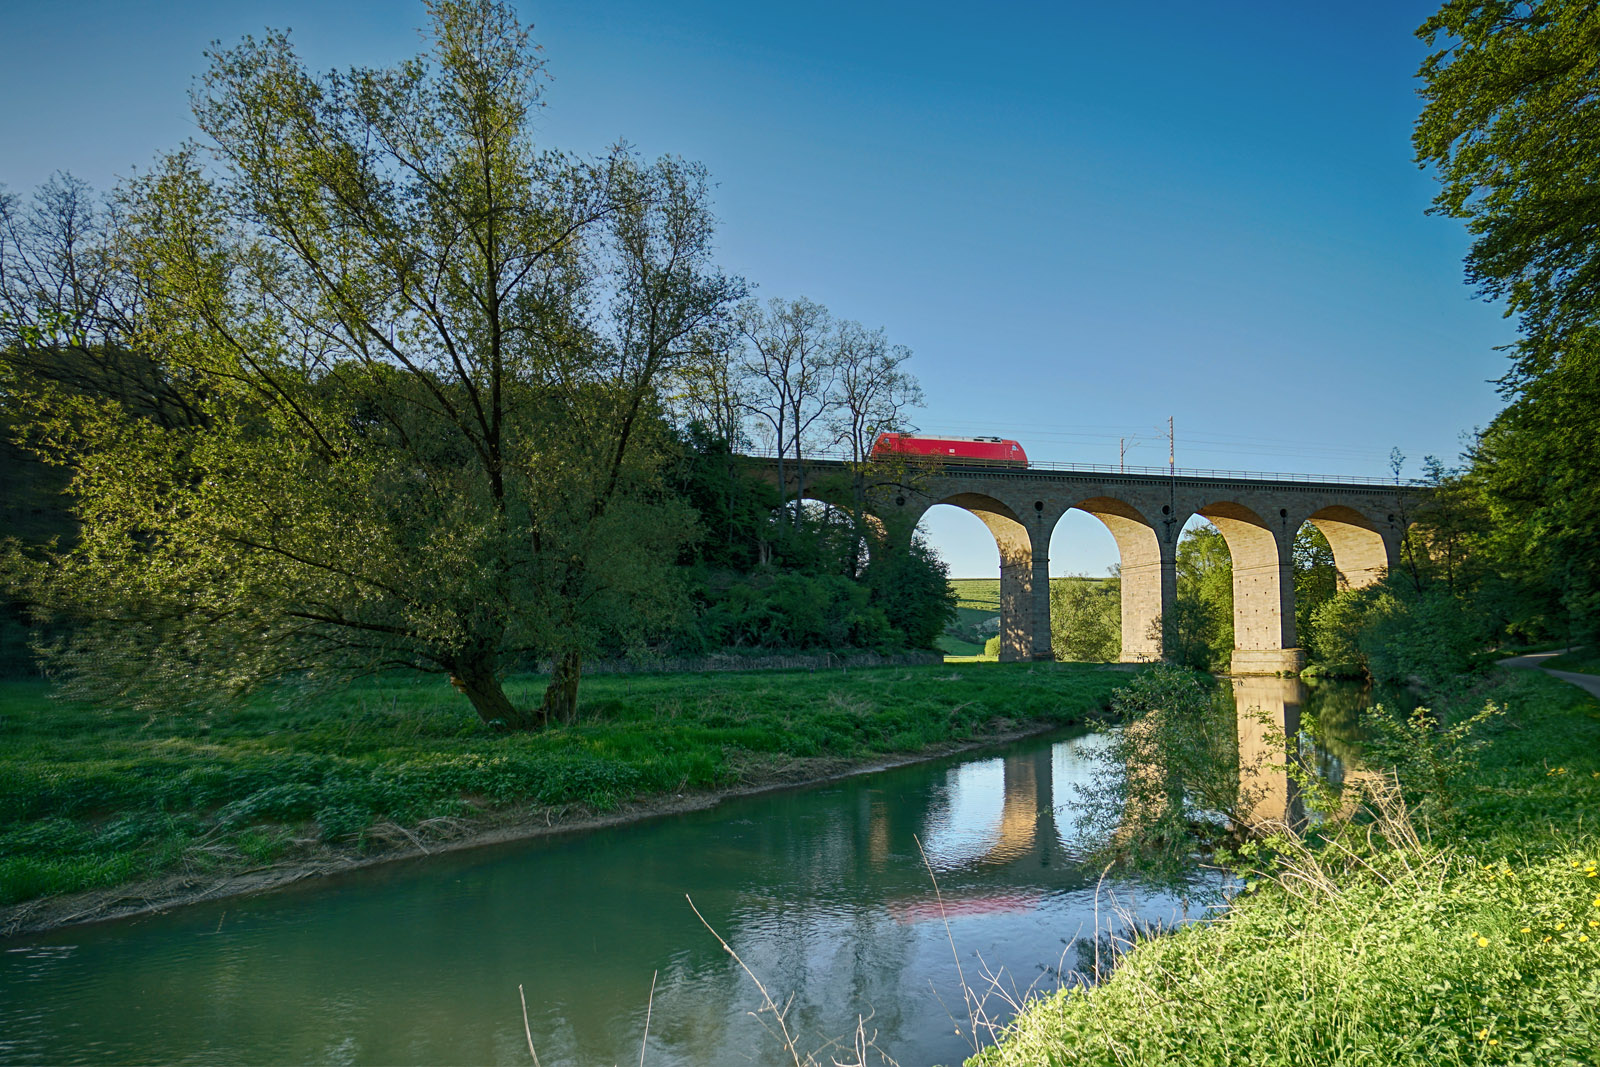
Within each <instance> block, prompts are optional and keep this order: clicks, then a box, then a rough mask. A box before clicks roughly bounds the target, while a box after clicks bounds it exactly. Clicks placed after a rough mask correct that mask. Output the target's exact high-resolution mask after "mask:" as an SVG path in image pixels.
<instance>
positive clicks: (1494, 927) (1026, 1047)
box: [971, 672, 1600, 1067]
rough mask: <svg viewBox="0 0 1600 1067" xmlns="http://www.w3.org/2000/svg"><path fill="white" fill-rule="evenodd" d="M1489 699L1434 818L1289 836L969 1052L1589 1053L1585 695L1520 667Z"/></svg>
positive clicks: (1221, 1058) (1593, 935)
mask: <svg viewBox="0 0 1600 1067" xmlns="http://www.w3.org/2000/svg"><path fill="white" fill-rule="evenodd" d="M1500 695H1501V696H1502V697H1503V699H1504V700H1505V704H1506V708H1507V713H1506V715H1505V716H1504V717H1503V718H1502V719H1501V720H1499V721H1498V723H1496V724H1495V726H1494V727H1493V729H1492V730H1491V731H1490V732H1489V734H1488V741H1489V743H1488V744H1487V746H1486V747H1485V748H1483V749H1482V750H1481V751H1480V752H1479V753H1478V754H1477V755H1478V765H1477V767H1476V768H1475V769H1472V770H1470V771H1467V772H1465V773H1463V774H1462V775H1460V776H1459V777H1458V779H1457V780H1456V781H1455V783H1454V785H1455V787H1456V791H1457V792H1458V793H1459V796H1460V799H1459V801H1458V803H1457V806H1456V808H1455V811H1454V815H1453V817H1452V818H1451V819H1450V820H1449V825H1448V828H1445V827H1440V826H1434V827H1433V828H1432V832H1431V834H1430V833H1429V832H1428V828H1427V827H1426V826H1424V827H1423V832H1422V837H1421V838H1409V837H1408V833H1407V830H1406V827H1407V826H1408V825H1411V824H1412V823H1413V822H1415V821H1420V820H1411V819H1406V818H1400V819H1390V820H1381V819H1380V820H1378V821H1377V822H1376V823H1368V824H1366V825H1365V826H1358V827H1355V828H1353V829H1355V830H1359V831H1360V832H1359V833H1347V834H1346V835H1344V836H1343V837H1342V838H1341V839H1340V841H1339V843H1338V844H1337V845H1334V846H1324V847H1320V848H1305V847H1299V846H1296V845H1293V844H1286V845H1285V846H1284V847H1283V848H1282V849H1281V850H1280V851H1279V852H1278V855H1277V858H1276V861H1275V862H1276V864H1277V867H1276V872H1275V874H1273V875H1271V876H1268V877H1264V878H1263V879H1262V880H1261V882H1260V883H1259V885H1258V887H1257V888H1256V889H1255V890H1254V891H1253V892H1251V893H1249V894H1247V895H1246V896H1244V897H1241V898H1240V899H1238V900H1237V901H1236V902H1235V906H1234V908H1233V909H1232V910H1231V911H1230V912H1229V913H1228V915H1227V916H1226V917H1224V918H1222V919H1220V920H1218V921H1215V922H1210V923H1205V924H1197V925H1194V926H1191V927H1188V928H1187V929H1185V930H1182V931H1180V932H1178V933H1176V934H1174V935H1172V936H1170V937H1163V938H1159V939H1155V940H1152V941H1149V942H1146V943H1144V944H1141V945H1139V946H1138V947H1136V948H1135V949H1134V950H1133V951H1132V952H1130V953H1129V954H1128V955H1127V956H1126V957H1125V958H1124V960H1123V962H1122V964H1121V965H1120V966H1119V968H1118V969H1117V971H1116V972H1115V974H1114V975H1113V976H1112V977H1111V978H1110V979H1109V980H1108V981H1106V982H1105V983H1103V984H1102V985H1100V986H1099V987H1097V988H1094V989H1090V990H1086V991H1071V992H1067V991H1063V992H1059V993H1057V994H1055V995H1053V996H1049V997H1046V998H1044V999H1042V1000H1040V1001H1037V1002H1035V1003H1034V1004H1032V1005H1031V1006H1030V1007H1029V1009H1028V1010H1027V1011H1026V1012H1025V1013H1024V1014H1023V1015H1022V1016H1021V1017H1019V1019H1018V1020H1017V1022H1016V1023H1015V1024H1014V1025H1013V1027H1012V1028H1011V1030H1010V1031H1009V1033H1008V1034H1007V1035H1006V1037H1005V1040H1004V1041H1003V1043H1002V1044H1001V1045H999V1046H997V1047H995V1048H992V1049H989V1050H987V1051H985V1052H984V1053H982V1054H981V1055H979V1056H977V1057H975V1058H974V1059H973V1060H972V1061H971V1062H972V1063H973V1064H974V1065H980V1064H981V1065H984V1067H1012V1065H1021V1064H1028V1065H1037V1064H1119V1065H1133V1064H1171V1063H1184V1064H1197V1065H1201V1064H1235V1063H1249V1064H1253V1065H1256V1067H1265V1065H1276V1064H1283V1065H1289V1064H1296V1065H1299V1064H1373V1065H1380V1064H1381V1065H1391V1064H1428V1065H1430V1067H1432V1065H1442V1064H1491V1063H1508V1064H1509V1063H1528V1064H1541V1065H1542V1064H1550V1065H1556V1064H1564V1065H1577V1064H1584V1065H1593V1064H1594V1063H1595V1062H1596V1060H1595V1055H1596V1050H1597V1048H1600V867H1597V864H1600V835H1597V833H1596V831H1597V830H1600V826H1597V825H1596V820H1597V817H1600V705H1597V704H1596V702H1595V701H1593V700H1591V699H1590V698H1589V697H1587V696H1586V695H1585V694H1583V693H1582V692H1581V691H1579V690H1577V689H1575V688H1573V687H1572V686H1569V685H1566V684H1564V683H1561V682H1558V681H1555V680H1554V679H1551V678H1549V677H1547V676H1544V675H1541V674H1537V673H1535V672H1522V673H1521V674H1519V675H1517V676H1514V677H1511V678H1508V679H1506V680H1504V682H1503V683H1502V686H1501V693H1500Z"/></svg>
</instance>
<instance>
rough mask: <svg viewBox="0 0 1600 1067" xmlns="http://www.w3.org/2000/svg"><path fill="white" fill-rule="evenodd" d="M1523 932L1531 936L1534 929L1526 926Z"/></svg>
mask: <svg viewBox="0 0 1600 1067" xmlns="http://www.w3.org/2000/svg"><path fill="white" fill-rule="evenodd" d="M1522 932H1523V933H1525V934H1531V933H1533V927H1531V926H1524V927H1523V928H1522Z"/></svg>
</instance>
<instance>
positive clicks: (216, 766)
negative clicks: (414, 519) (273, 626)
mask: <svg viewBox="0 0 1600 1067" xmlns="http://www.w3.org/2000/svg"><path fill="white" fill-rule="evenodd" d="M1123 681H1126V675H1124V674H1119V673H1115V672H1110V671H1105V670H1100V669H1096V668H1092V667H1077V666H1071V665H1062V666H1056V665H1044V664H1039V665H1031V664H1003V665H1002V664H980V665H967V666H960V667H942V666H931V667H890V668H873V669H862V670H851V671H848V672H841V671H818V672H815V673H809V672H778V671H767V672H749V673H726V674H700V675H687V674H679V675H633V676H598V677H595V678H591V679H588V680H586V681H585V683H584V688H583V692H582V697H581V700H582V703H581V707H580V722H579V723H578V724H577V725H575V726H572V727H559V728H554V729H550V730H546V731H544V732H541V733H537V734H526V735H511V736H497V735H493V734H490V733H489V732H488V731H487V730H485V729H484V728H483V727H481V726H480V725H479V723H478V721H477V718H476V717H475V716H474V715H473V714H472V712H471V710H470V709H469V707H468V706H467V703H466V701H465V700H464V699H463V698H461V697H460V696H458V695H457V694H456V693H455V692H454V691H452V690H451V688H450V687H449V686H448V685H447V684H446V683H445V682H443V681H441V680H435V679H425V678H420V677H415V676H406V677H393V678H383V679H376V680H372V681H369V682H366V683H363V684H361V685H359V686H355V687H352V688H350V689H347V690H344V691H341V692H339V693H337V694H333V695H325V696H321V697H317V698H310V697H307V696H305V695H304V694H297V693H295V692H293V691H284V692H280V693H278V694H275V695H274V696H271V697H263V698H261V699H257V700H255V701H252V702H251V703H249V704H248V705H246V706H244V707H241V708H238V709H234V710H231V711H225V712H217V713H215V714H213V715H210V716H207V717H191V716H170V717H154V718H152V717H149V716H146V715H142V714H136V713H132V712H124V711H99V710H96V709H93V708H90V707H86V706H82V705H76V704H69V703H64V702H60V701H57V700H54V699H52V698H51V697H50V695H49V693H48V691H47V689H46V687H45V686H44V685H43V684H40V683H26V682H11V683H4V684H0V743H3V745H4V748H5V751H6V759H5V761H4V762H3V763H0V904H4V905H12V906H15V905H19V904H22V903H23V902H27V901H31V900H35V899H36V898H40V897H45V896H49V895H54V894H65V893H74V892H78V891H82V890H93V889H103V888H106V887H114V886H118V885H123V884H125V883H129V882H132V881H135V880H139V879H149V878H153V877H158V876H162V875H166V874H171V873H173V872H181V873H183V874H184V875H186V876H189V877H194V876H200V877H204V876H206V875H208V874H216V875H221V874H226V873H228V872H230V871H237V870H241V869H245V868H252V867H261V866H263V865H270V864H274V863H282V862H290V861H293V860H295V859H296V858H304V857H310V856H325V855H328V854H329V853H330V851H332V852H340V853H346V854H348V853H351V852H358V853H359V852H369V851H372V850H381V849H383V848H386V847H397V846H398V847H409V846H411V845H417V844H425V843H427V842H430V841H438V840H448V839H459V838H461V837H463V836H470V835H471V834H472V833H473V832H474V830H475V829H476V828H478V827H482V826H485V825H489V824H491V823H493V822H494V821H495V820H500V821H501V822H504V821H505V820H506V819H523V820H529V819H539V820H541V821H544V820H555V819H559V818H561V817H562V816H571V815H573V814H584V813H594V812H605V811H610V810H613V809H616V808H617V807H618V806H619V805H623V804H627V803H630V802H633V801H636V800H639V799H641V798H648V797H651V796H656V795H661V794H671V795H677V794H679V793H684V792H691V791H707V790H719V789H732V788H738V787H741V786H746V785H753V784H761V783H765V782H772V781H783V780H786V779H790V780H802V779H804V778H806V777H814V776H816V775H818V774H822V773H826V772H828V771H829V770H837V769H839V768H840V767H842V766H844V765H846V764H848V763H849V762H850V761H860V760H867V759H872V758H875V757H877V756H880V755H884V754H891V753H915V752H918V751H921V750H924V749H926V748H929V747H930V746H936V745H940V744H942V743H946V742H959V741H967V740H971V739H974V738H981V737H983V736H985V735H988V734H996V733H1000V732H1004V731H1007V730H1015V729H1018V728H1021V727H1025V726H1028V725H1033V724H1037V725H1047V724H1056V723H1060V724H1065V723H1071V722H1076V721H1080V720H1081V719H1083V718H1084V717H1085V716H1086V715H1087V714H1088V713H1089V712H1091V711H1092V710H1094V709H1096V708H1099V707H1102V706H1104V705H1105V704H1106V702H1107V700H1108V699H1109V694H1110V692H1111V690H1112V689H1113V688H1115V687H1116V685H1117V684H1119V683H1121V682H1123ZM542 685H543V679H541V678H537V677H528V678H525V679H517V680H514V681H513V682H512V683H511V685H510V687H509V688H510V689H511V691H512V696H513V699H518V700H525V701H526V700H536V699H537V692H538V690H539V688H540V687H541V686H542ZM12 910H13V912H14V911H15V908H13V909H12ZM0 918H3V916H0Z"/></svg>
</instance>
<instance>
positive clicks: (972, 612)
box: [937, 576, 1105, 660]
mask: <svg viewBox="0 0 1600 1067" xmlns="http://www.w3.org/2000/svg"><path fill="white" fill-rule="evenodd" d="M1103 581H1105V579H1104V578H1079V577H1065V576H1063V577H1055V578H1051V579H1050V586H1051V588H1055V587H1056V586H1058V585H1061V584H1063V583H1066V582H1103ZM950 588H951V589H953V590H954V591H955V594H956V618H955V621H954V622H952V623H951V624H950V625H949V626H947V627H945V631H944V635H943V636H942V637H940V638H939V640H938V642H937V644H938V647H939V651H941V652H943V653H944V654H945V658H946V659H954V658H959V659H962V660H965V659H968V658H976V659H984V658H986V657H984V655H983V642H984V641H985V640H986V639H987V638H989V637H993V636H994V635H995V634H996V633H998V632H999V629H998V627H997V626H996V625H994V624H993V620H994V619H996V618H997V617H998V616H999V614H1000V579H999V578H951V579H950Z"/></svg>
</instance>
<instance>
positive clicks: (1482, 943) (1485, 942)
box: [1478, 937, 1489, 948]
mask: <svg viewBox="0 0 1600 1067" xmlns="http://www.w3.org/2000/svg"><path fill="white" fill-rule="evenodd" d="M1478 947H1479V948H1488V947H1489V939H1488V938H1487V937H1480V938H1478Z"/></svg>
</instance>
